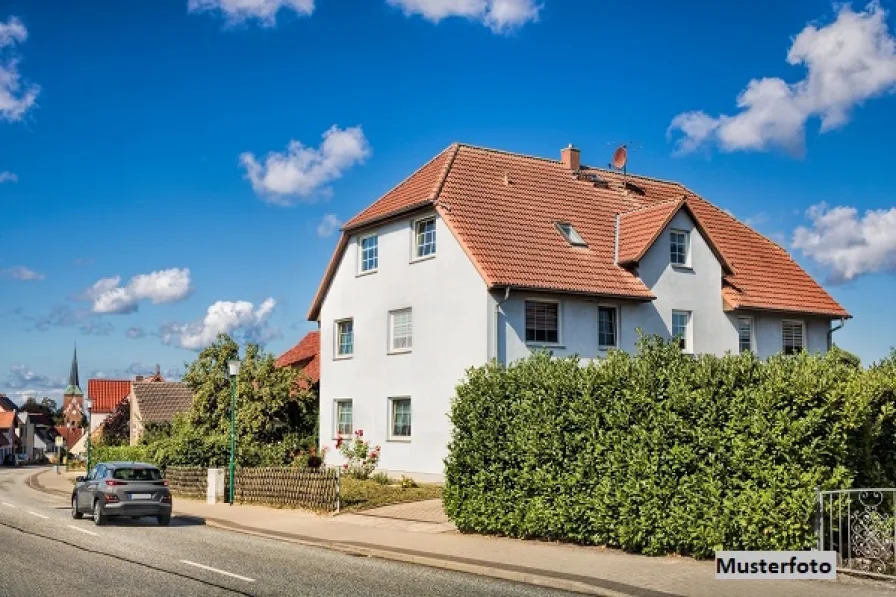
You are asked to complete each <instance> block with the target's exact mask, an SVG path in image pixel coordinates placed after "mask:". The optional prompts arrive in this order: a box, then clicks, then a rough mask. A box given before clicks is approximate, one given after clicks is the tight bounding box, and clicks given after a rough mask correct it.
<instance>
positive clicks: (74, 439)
mask: <svg viewBox="0 0 896 597" xmlns="http://www.w3.org/2000/svg"><path fill="white" fill-rule="evenodd" d="M56 433H58V434H59V435H61V436H62V439H63V442H64V443H65V447H66V448H67V449H69V450H71V449H72V448H73V447H74V445H75V444H76V443H78V440H79V439H81V435H82V431H81V428H80V427H66V426H64V425H57V426H56Z"/></svg>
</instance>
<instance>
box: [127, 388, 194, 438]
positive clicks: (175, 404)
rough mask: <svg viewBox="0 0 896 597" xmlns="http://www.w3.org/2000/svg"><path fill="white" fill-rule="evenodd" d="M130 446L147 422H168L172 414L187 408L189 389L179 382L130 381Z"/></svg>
mask: <svg viewBox="0 0 896 597" xmlns="http://www.w3.org/2000/svg"><path fill="white" fill-rule="evenodd" d="M128 400H130V403H131V423H130V435H131V445H132V446H134V445H136V444H137V443H139V441H140V438H141V437H142V436H143V432H144V431H145V429H146V426H147V425H150V424H160V423H170V422H171V421H172V420H173V419H174V416H175V415H177V414H180V413H182V412H186V411H188V410H190V407H191V406H192V405H193V392H192V391H191V390H190V386H188V385H187V384H185V383H183V382H180V381H160V382H156V383H138V382H134V383H133V384H131V393H130V395H129V396H128Z"/></svg>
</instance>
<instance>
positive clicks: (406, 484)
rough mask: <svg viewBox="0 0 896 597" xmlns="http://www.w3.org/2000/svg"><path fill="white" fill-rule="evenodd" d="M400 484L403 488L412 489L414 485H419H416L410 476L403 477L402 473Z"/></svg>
mask: <svg viewBox="0 0 896 597" xmlns="http://www.w3.org/2000/svg"><path fill="white" fill-rule="evenodd" d="M401 486H402V487H403V488H404V489H413V488H415V487H420V486H419V485H417V482H416V481H414V480H413V479H411V478H410V477H405V476H404V475H402V476H401Z"/></svg>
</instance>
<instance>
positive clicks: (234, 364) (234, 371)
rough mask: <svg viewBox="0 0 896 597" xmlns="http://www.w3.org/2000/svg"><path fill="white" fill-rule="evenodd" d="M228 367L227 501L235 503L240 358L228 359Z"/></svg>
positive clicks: (231, 503)
mask: <svg viewBox="0 0 896 597" xmlns="http://www.w3.org/2000/svg"><path fill="white" fill-rule="evenodd" d="M227 369H228V370H229V371H230V489H229V491H228V494H229V495H228V496H227V502H228V503H229V504H230V505H231V506H232V505H233V488H234V486H235V485H236V476H235V473H236V470H235V469H236V462H235V458H234V457H235V448H236V376H237V375H239V374H240V361H239V359H232V360H229V361H227Z"/></svg>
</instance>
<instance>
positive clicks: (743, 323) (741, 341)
mask: <svg viewBox="0 0 896 597" xmlns="http://www.w3.org/2000/svg"><path fill="white" fill-rule="evenodd" d="M737 342H738V348H739V349H740V352H741V353H745V352H749V351H751V350H753V318H752V317H738V318H737Z"/></svg>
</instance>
